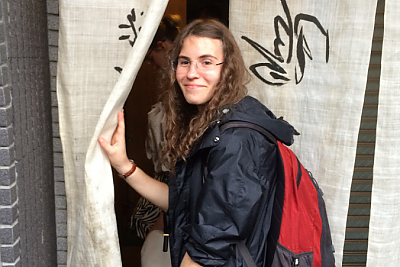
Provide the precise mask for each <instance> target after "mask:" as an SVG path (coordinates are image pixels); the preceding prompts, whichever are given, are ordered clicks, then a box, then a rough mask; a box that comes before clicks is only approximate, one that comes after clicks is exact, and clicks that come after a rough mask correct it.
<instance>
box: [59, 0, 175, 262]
mask: <svg viewBox="0 0 400 267" xmlns="http://www.w3.org/2000/svg"><path fill="white" fill-rule="evenodd" d="M167 3H168V0H152V1H147V0H133V1H117V0H99V1H88V0H67V1H66V0H60V1H59V9H60V26H59V30H60V31H59V56H58V72H57V98H58V105H59V109H58V110H59V123H60V136H61V141H62V147H63V158H64V177H65V186H66V196H67V209H68V210H67V224H68V258H67V264H68V266H105V267H109V266H113V267H114V266H121V265H122V263H121V256H120V250H119V242H118V235H117V227H116V218H115V212H114V188H113V179H112V172H111V167H110V164H109V162H108V159H107V158H106V156H105V155H104V154H103V153H102V151H101V149H100V147H99V145H98V143H97V138H98V137H99V136H100V135H102V136H103V137H105V138H107V139H108V140H110V138H111V135H112V133H113V131H114V129H115V126H116V123H117V119H116V118H117V115H116V114H117V112H118V111H119V110H121V108H122V107H123V104H124V102H125V100H126V98H127V96H128V94H129V91H130V89H131V88H132V84H133V82H134V80H135V77H136V75H137V72H138V70H139V68H140V66H141V63H142V61H143V59H144V56H145V53H146V51H147V48H148V47H149V45H150V42H151V40H152V38H153V36H154V34H155V32H156V30H157V27H158V24H159V22H160V20H161V18H162V16H163V13H164V11H165V8H166V6H167Z"/></svg>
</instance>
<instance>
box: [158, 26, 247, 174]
mask: <svg viewBox="0 0 400 267" xmlns="http://www.w3.org/2000/svg"><path fill="white" fill-rule="evenodd" d="M189 36H198V37H207V38H212V39H218V40H221V42H222V49H223V55H224V63H223V64H222V69H221V75H220V80H219V82H218V83H217V85H216V88H215V94H214V95H213V97H212V98H211V99H210V100H209V101H208V102H207V103H205V104H204V105H203V107H202V109H201V110H199V109H198V107H197V106H196V105H191V104H189V103H187V102H186V100H185V98H184V96H183V93H182V91H181V89H180V87H179V85H178V83H177V81H176V76H175V71H173V69H172V68H168V70H166V73H165V75H164V82H165V83H164V84H166V85H167V88H168V89H167V90H166V91H165V94H164V95H163V106H164V108H165V111H166V144H165V147H164V148H163V155H164V160H165V162H170V165H169V168H170V170H171V171H172V172H173V168H174V166H175V163H176V161H177V159H178V158H179V157H183V158H184V159H185V156H187V155H188V154H189V152H190V150H191V148H193V146H194V144H195V143H196V141H197V140H198V139H199V137H200V136H201V135H202V133H203V132H204V131H205V130H206V129H207V127H209V126H210V124H211V123H212V121H213V120H215V119H216V118H217V117H218V115H219V114H220V112H219V111H220V110H221V108H222V107H225V106H229V105H232V104H234V103H236V102H238V101H239V100H241V99H242V98H244V97H245V96H246V94H247V89H246V86H245V84H246V83H247V82H248V80H249V77H250V76H249V74H248V71H247V69H246V67H245V65H244V61H243V58H242V55H241V52H240V49H239V47H238V45H237V43H236V41H235V39H234V37H233V35H232V33H231V32H230V31H229V29H228V28H227V27H226V26H225V25H224V24H222V23H220V22H218V21H216V20H212V19H206V20H195V21H193V22H191V23H190V24H188V25H187V26H186V27H185V28H184V29H183V30H182V31H181V32H180V33H179V35H178V36H177V38H176V39H175V41H174V43H173V44H172V50H171V51H170V53H169V54H168V57H169V62H172V60H175V59H177V58H178V56H179V54H180V52H181V49H182V46H183V43H184V41H185V39H186V38H187V37H189Z"/></svg>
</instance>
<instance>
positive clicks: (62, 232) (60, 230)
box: [56, 223, 68, 237]
mask: <svg viewBox="0 0 400 267" xmlns="http://www.w3.org/2000/svg"><path fill="white" fill-rule="evenodd" d="M56 230H57V236H58V237H67V233H68V231H67V224H66V223H57V225H56Z"/></svg>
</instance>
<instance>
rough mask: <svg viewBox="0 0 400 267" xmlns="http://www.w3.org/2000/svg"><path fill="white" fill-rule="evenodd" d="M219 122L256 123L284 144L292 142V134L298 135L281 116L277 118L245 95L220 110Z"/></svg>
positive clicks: (256, 101)
mask: <svg viewBox="0 0 400 267" xmlns="http://www.w3.org/2000/svg"><path fill="white" fill-rule="evenodd" d="M221 113H222V114H223V115H222V116H221V124H222V123H226V122H228V121H247V122H251V123H254V124H257V125H259V126H261V127H263V128H264V129H266V130H267V131H268V132H270V133H271V134H272V135H273V136H274V137H275V138H276V139H277V140H278V141H280V142H282V143H284V144H285V145H288V146H289V145H291V144H293V142H294V138H293V135H298V132H297V131H296V130H295V128H294V127H293V126H292V125H290V124H289V123H288V122H286V121H285V120H283V119H282V118H279V119H277V118H276V117H275V115H274V114H273V113H272V111H270V110H269V109H268V108H267V107H265V106H264V105H263V104H262V103H261V102H260V101H258V100H257V99H255V98H253V97H251V96H246V97H245V98H243V99H242V100H240V101H239V102H238V103H236V104H234V105H233V106H231V107H227V108H224V109H222V110H221Z"/></svg>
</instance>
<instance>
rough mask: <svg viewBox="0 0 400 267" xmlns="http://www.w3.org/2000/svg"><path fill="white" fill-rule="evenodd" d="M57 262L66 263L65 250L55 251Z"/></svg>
mask: <svg viewBox="0 0 400 267" xmlns="http://www.w3.org/2000/svg"><path fill="white" fill-rule="evenodd" d="M57 263H58V264H67V252H64V251H57Z"/></svg>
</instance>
